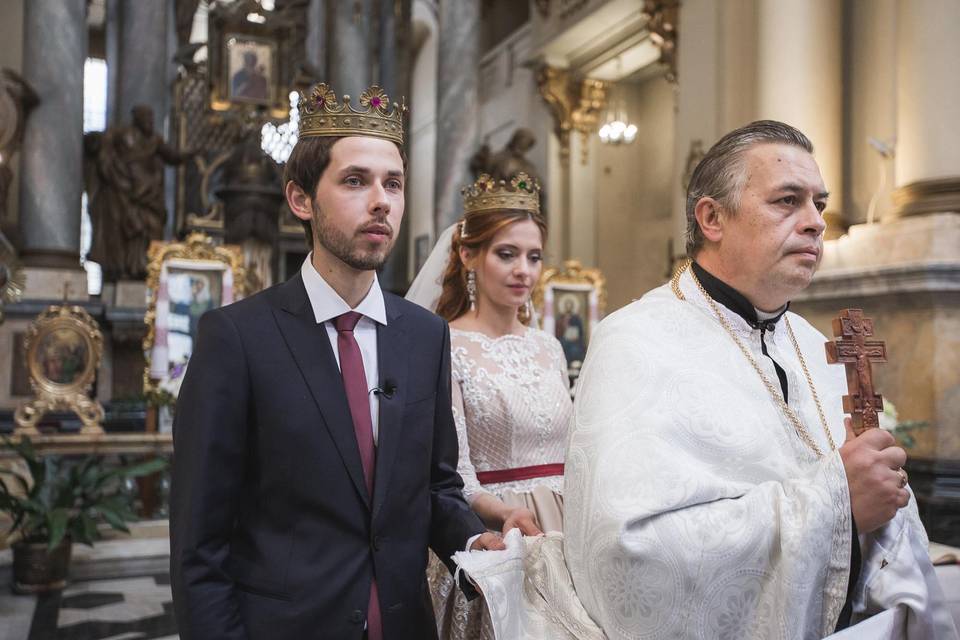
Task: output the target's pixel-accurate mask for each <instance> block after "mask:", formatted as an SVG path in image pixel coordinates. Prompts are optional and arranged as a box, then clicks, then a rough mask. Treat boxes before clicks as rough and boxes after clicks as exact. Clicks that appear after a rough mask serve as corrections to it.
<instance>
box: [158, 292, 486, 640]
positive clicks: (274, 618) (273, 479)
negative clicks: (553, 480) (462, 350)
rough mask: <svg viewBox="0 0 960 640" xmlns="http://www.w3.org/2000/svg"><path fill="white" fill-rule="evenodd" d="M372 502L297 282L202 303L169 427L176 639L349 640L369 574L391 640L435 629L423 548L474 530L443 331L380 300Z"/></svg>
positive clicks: (456, 541) (362, 610) (433, 320)
mask: <svg viewBox="0 0 960 640" xmlns="http://www.w3.org/2000/svg"><path fill="white" fill-rule="evenodd" d="M384 301H385V306H386V312H387V324H386V326H381V325H378V327H377V331H378V333H377V358H378V366H379V377H380V380H381V387H386V386H387V383H392V386H393V387H394V390H393V394H392V396H391V397H389V398H388V397H385V396H381V398H380V416H379V418H380V419H379V439H378V447H377V461H376V476H375V478H376V479H375V486H374V491H373V495H372V496H370V495H368V492H367V489H366V486H365V484H364V479H363V470H362V467H361V462H360V453H359V449H358V447H357V441H356V437H355V435H354V430H353V422H352V420H351V417H350V410H349V407H348V405H347V400H346V395H345V392H344V387H343V381H342V378H341V376H340V371H339V369H338V368H337V364H336V360H335V358H334V354H333V351H332V349H331V345H330V341H329V339H328V337H327V334H326V330H325V328H324V326H323V325H320V324H317V322H316V320H315V318H314V315H313V310H312V308H311V306H310V302H309V299H308V298H307V292H306V289H305V288H304V285H303V281H302V279H301V278H300V275H299V274H298V275H297V276H295V277H293V278H291V279H290V280H288V281H287V282H285V283H283V284H280V285H277V286H275V287H272V288H270V289H268V290H266V291H264V292H262V293H259V294H257V295H254V296H251V297H249V298H247V299H245V300H242V301H240V302H237V303H235V304H232V305H229V306H226V307H222V308H220V309H215V310H213V311H210V312H207V313H206V314H205V315H204V316H203V317H202V319H201V321H200V326H199V336H198V338H197V343H196V348H195V350H194V353H193V356H192V358H191V360H190V364H189V367H188V369H187V374H186V378H185V379H184V382H183V386H182V389H181V391H180V397H179V401H178V403H177V409H176V420H175V424H174V460H173V479H172V487H171V517H170V537H171V556H170V564H171V576H172V586H173V596H174V607H175V610H176V616H177V621H178V624H179V627H180V636H181V637H182V638H183V639H184V640H217V639H221V638H223V639H231V640H233V639H240V638H247V639H249V640H288V639H289V640H302V639H304V638H324V639H327V638H329V639H333V640H339V639H343V640H347V639H352V640H354V639H359V638H360V637H361V636H362V634H363V629H364V623H365V620H366V612H367V605H368V598H369V590H370V581H371V579H372V578H373V576H374V575H376V578H377V586H378V589H379V592H380V609H381V612H382V617H383V627H384V633H385V638H386V640H400V639H407V638H409V639H411V640H413V639H416V640H421V639H422V638H433V637H436V627H435V626H434V621H433V615H432V610H431V609H430V605H429V594H428V591H427V585H426V580H425V569H426V566H427V548H428V546H429V547H430V548H432V549H433V550H434V551H435V552H436V553H437V555H438V556H439V557H440V558H441V559H444V561H446V562H448V566H449V563H450V561H449V558H450V556H451V555H453V553H454V552H455V551H458V550H462V549H463V547H464V545H465V544H466V542H467V539H468V538H469V537H470V536H472V535H474V534H477V533H480V532H482V531H483V530H484V528H483V525H482V524H481V523H480V520H479V519H478V518H477V517H476V515H475V514H474V513H473V512H472V511H471V510H470V508H469V507H468V505H467V504H466V502H465V501H464V499H463V496H462V494H461V488H462V486H463V483H462V480H461V479H460V476H459V475H458V474H457V435H456V430H455V428H454V423H453V415H452V412H451V401H450V333H449V329H448V327H447V324H446V323H445V322H444V321H443V320H442V319H440V318H438V317H437V316H434V315H433V314H431V313H429V312H427V311H425V310H424V309H422V308H420V307H418V306H416V305H414V304H412V303H409V302H407V301H405V300H403V299H402V298H399V297H397V296H394V295H391V294H389V293H386V292H385V293H384Z"/></svg>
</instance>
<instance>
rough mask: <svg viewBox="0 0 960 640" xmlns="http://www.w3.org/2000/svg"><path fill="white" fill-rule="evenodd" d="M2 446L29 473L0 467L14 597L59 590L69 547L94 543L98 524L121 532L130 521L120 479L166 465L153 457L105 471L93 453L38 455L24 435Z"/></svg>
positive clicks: (0, 495) (0, 497)
mask: <svg viewBox="0 0 960 640" xmlns="http://www.w3.org/2000/svg"><path fill="white" fill-rule="evenodd" d="M4 443H5V445H6V447H7V448H9V449H12V450H13V451H14V452H16V454H17V455H18V456H19V457H20V459H22V460H23V462H24V463H25V464H26V466H27V468H28V469H29V471H30V475H29V477H27V476H25V475H23V474H21V473H18V472H16V471H11V470H7V469H0V512H4V513H6V514H7V515H9V517H10V518H11V520H12V521H13V522H12V525H11V527H10V531H9V532H8V539H10V540H16V541H15V542H14V543H13V544H12V545H11V546H12V548H13V581H14V583H13V589H14V591H16V592H18V593H37V592H40V591H50V590H55V589H62V588H63V587H64V586H65V585H66V578H67V571H68V569H69V565H70V549H71V544H72V543H74V542H78V543H82V544H86V545H90V546H92V545H93V543H94V541H96V540H98V539H100V532H99V530H98V529H97V525H98V524H99V523H100V522H105V523H106V524H108V525H109V526H111V527H112V528H114V529H117V530H119V531H125V532H126V531H129V530H128V529H127V525H126V523H127V522H130V521H132V520H135V519H136V516H135V515H134V513H133V510H132V508H131V504H130V498H129V496H128V495H127V494H125V493H124V492H123V486H122V480H123V479H124V478H130V477H138V476H144V475H148V474H151V473H155V472H157V471H159V470H161V469H163V468H164V467H165V466H166V461H165V460H163V459H159V458H157V459H153V460H149V461H147V462H143V463H139V464H134V465H129V466H124V467H113V468H107V467H106V466H104V464H103V461H102V458H101V457H100V456H96V455H88V456H85V457H83V458H70V459H68V458H62V457H59V456H53V455H48V456H42V455H40V454H38V453H37V451H36V450H35V449H34V447H33V443H32V442H31V441H30V439H29V438H27V437H23V438H22V439H21V440H20V441H19V442H14V441H12V440H10V439H9V438H6V437H5V438H4ZM14 487H16V490H15V489H14Z"/></svg>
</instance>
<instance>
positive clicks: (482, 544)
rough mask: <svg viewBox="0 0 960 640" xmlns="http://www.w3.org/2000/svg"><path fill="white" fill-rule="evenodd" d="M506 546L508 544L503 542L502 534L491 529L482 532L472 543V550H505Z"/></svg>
mask: <svg viewBox="0 0 960 640" xmlns="http://www.w3.org/2000/svg"><path fill="white" fill-rule="evenodd" d="M506 548H507V545H505V544H503V540H501V539H500V536H498V535H497V534H495V533H493V532H491V531H487V532H486V533H481V534H480V537H479V538H477V539H476V540H474V541H473V544H472V545H470V550H471V551H503V550H504V549H506Z"/></svg>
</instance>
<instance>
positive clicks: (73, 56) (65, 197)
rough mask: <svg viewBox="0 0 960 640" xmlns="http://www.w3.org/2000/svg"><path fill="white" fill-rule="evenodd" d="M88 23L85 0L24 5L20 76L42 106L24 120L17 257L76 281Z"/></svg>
mask: <svg viewBox="0 0 960 640" xmlns="http://www.w3.org/2000/svg"><path fill="white" fill-rule="evenodd" d="M86 17H87V11H86V0H31V1H30V2H27V3H25V5H24V15H23V29H24V34H25V37H24V41H23V43H24V44H23V75H24V78H25V79H26V81H27V82H28V83H29V84H30V86H32V87H33V88H34V89H35V90H36V92H37V95H38V96H39V98H40V102H39V104H38V105H37V107H36V109H34V111H33V112H32V113H31V114H30V117H29V118H28V119H27V124H26V130H25V135H24V142H23V150H22V151H21V166H22V172H21V180H20V231H21V237H22V255H23V259H24V262H25V263H26V264H27V265H29V266H34V267H44V268H59V269H69V270H77V271H78V272H79V273H81V274H82V273H83V272H82V271H79V270H80V255H79V252H80V196H81V194H82V193H83V167H82V161H83V64H84V60H85V58H86V56H87V26H86V25H87V23H86ZM28 287H32V284H31V285H28ZM74 293H79V292H78V291H75V292H74ZM83 293H84V294H85V293H86V284H85V281H84V282H83Z"/></svg>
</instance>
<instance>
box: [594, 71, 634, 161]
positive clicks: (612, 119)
mask: <svg viewBox="0 0 960 640" xmlns="http://www.w3.org/2000/svg"><path fill="white" fill-rule="evenodd" d="M620 75H621V73H620V58H619V57H618V58H617V77H618V78H619V77H620ZM611 93H612V94H613V95H612V96H611V100H610V102H608V103H607V117H606V120H605V122H604V123H603V126H601V127H600V131H599V134H600V141H601V142H603V143H604V144H615V145H616V144H630V143H631V142H633V141H634V140H636V138H637V125H635V124H631V123H630V121H629V120H628V119H627V101H626V99H625V98H624V97H623V91H622V89H620V88H615V89H614V90H613V91H611Z"/></svg>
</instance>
